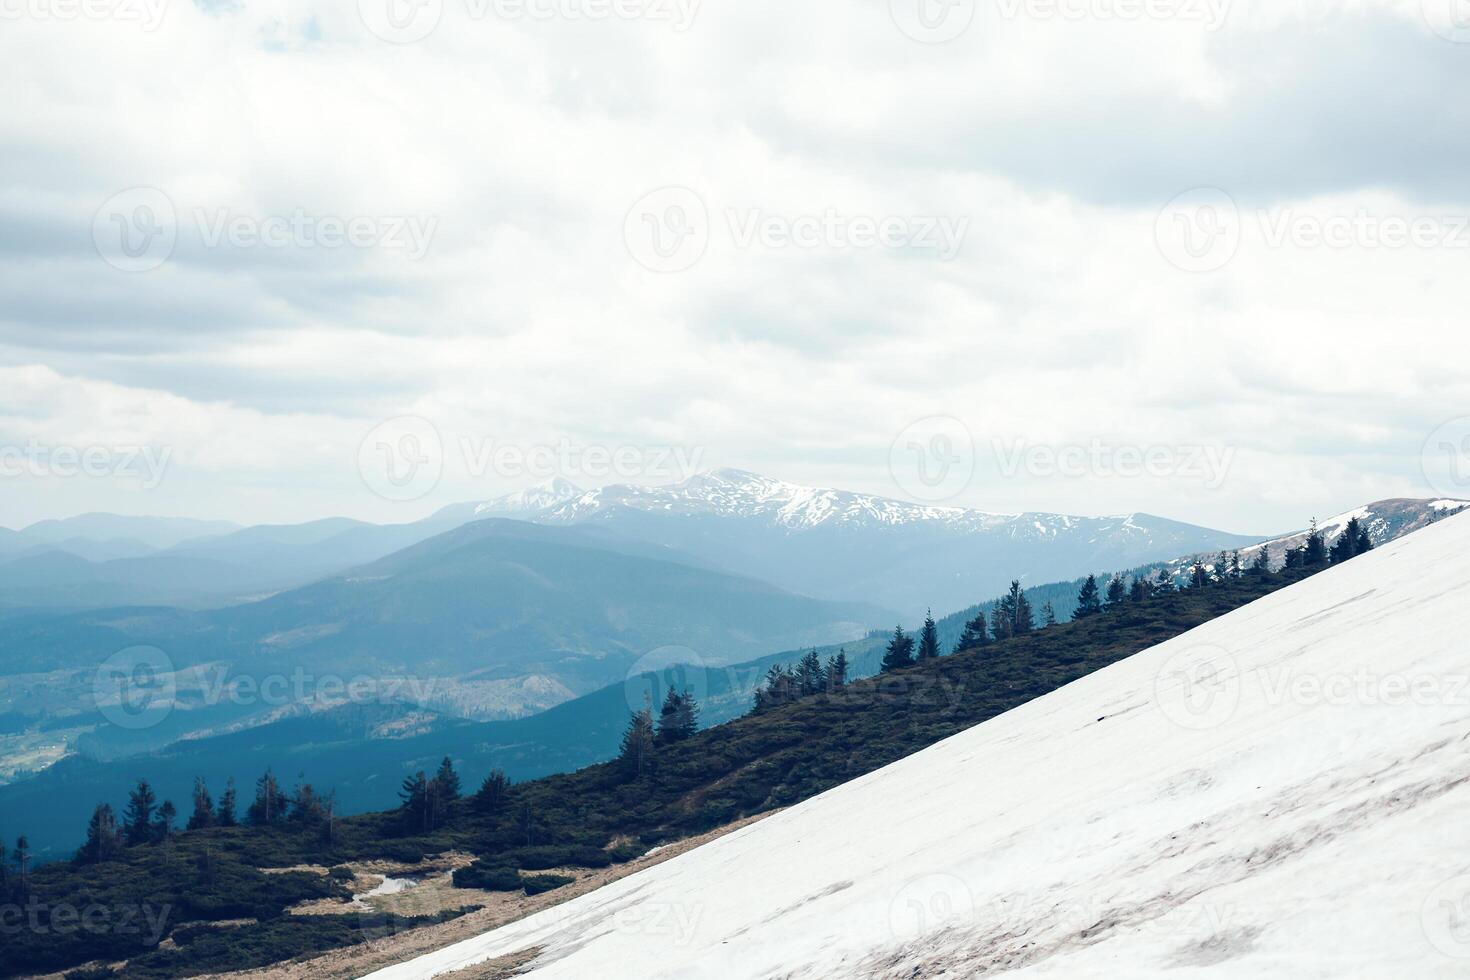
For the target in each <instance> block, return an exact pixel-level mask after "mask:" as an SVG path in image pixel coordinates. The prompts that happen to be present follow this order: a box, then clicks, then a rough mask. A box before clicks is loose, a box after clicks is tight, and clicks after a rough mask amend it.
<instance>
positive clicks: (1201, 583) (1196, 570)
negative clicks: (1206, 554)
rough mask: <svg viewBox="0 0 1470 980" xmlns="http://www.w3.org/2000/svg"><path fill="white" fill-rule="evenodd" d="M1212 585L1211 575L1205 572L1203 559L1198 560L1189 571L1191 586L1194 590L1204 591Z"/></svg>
mask: <svg viewBox="0 0 1470 980" xmlns="http://www.w3.org/2000/svg"><path fill="white" fill-rule="evenodd" d="M1209 584H1210V573H1209V572H1207V571H1205V563H1204V560H1203V559H1200V558H1196V559H1195V560H1194V566H1193V567H1192V568H1190V570H1189V586H1190V588H1192V589H1202V588H1204V587H1205V586H1206V585H1209Z"/></svg>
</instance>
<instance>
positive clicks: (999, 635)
mask: <svg viewBox="0 0 1470 980" xmlns="http://www.w3.org/2000/svg"><path fill="white" fill-rule="evenodd" d="M1035 628H1036V622H1035V620H1034V619H1033V618H1032V615H1031V602H1030V600H1028V599H1027V598H1026V593H1025V592H1024V591H1023V590H1022V589H1021V583H1020V581H1019V580H1017V579H1013V580H1012V581H1011V589H1010V591H1009V592H1007V593H1006V594H1005V595H1004V596H1002V597H1001V600H1000V602H999V603H997V604H996V608H995V623H994V624H993V625H992V632H995V634H996V637H995V638H996V639H998V640H999V639H1004V638H1005V637H1010V636H1024V635H1025V634H1027V633H1029V632H1031V631H1032V630H1033V629H1035Z"/></svg>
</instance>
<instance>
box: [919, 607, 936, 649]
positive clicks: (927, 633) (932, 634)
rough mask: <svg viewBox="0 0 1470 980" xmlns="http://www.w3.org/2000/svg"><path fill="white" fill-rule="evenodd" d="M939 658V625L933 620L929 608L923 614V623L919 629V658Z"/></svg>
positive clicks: (932, 613) (931, 611) (932, 612)
mask: <svg viewBox="0 0 1470 980" xmlns="http://www.w3.org/2000/svg"><path fill="white" fill-rule="evenodd" d="M938 658H939V627H938V625H936V624H935V622H934V611H933V610H932V609H931V610H929V611H928V612H927V613H925V614H924V625H923V627H922V628H921V629H920V630H919V659H920V660H937V659H938Z"/></svg>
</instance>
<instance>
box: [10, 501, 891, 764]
mask: <svg viewBox="0 0 1470 980" xmlns="http://www.w3.org/2000/svg"><path fill="white" fill-rule="evenodd" d="M891 617H892V614H891V613H889V612H888V611H886V610H883V609H879V608H876V607H873V606H867V605H862V604H858V603H838V602H832V601H828V600H822V599H813V598H810V597H807V596H801V595H796V594H793V593H791V592H788V591H785V590H783V589H780V588H777V587H775V586H772V585H769V584H767V583H765V582H761V581H758V580H755V579H751V578H746V577H742V576H737V575H731V574H729V573H726V572H722V571H716V570H711V569H708V568H705V567H701V565H700V563H699V562H698V560H688V561H686V560H684V558H683V556H681V555H679V554H678V553H676V552H674V551H672V550H670V549H667V548H663V547H660V546H658V545H650V544H647V543H644V542H641V541H637V540H630V539H625V538H623V537H621V536H619V535H618V534H616V533H615V532H613V531H609V530H607V529H604V528H599V527H585V528H584V527H566V528H563V527H544V526H540V525H535V524H528V523H525V522H520V521H509V520H484V521H477V522H474V523H471V524H467V525H464V526H462V527H459V528H455V529H454V530H452V531H448V532H445V533H443V534H440V535H437V536H435V537H433V538H430V539H429V540H427V541H423V542H420V543H418V544H416V545H413V546H410V547H408V548H406V549H402V550H400V551H398V552H395V553H394V554H392V555H390V556H388V557H386V558H381V559H378V560H376V561H373V562H369V563H367V564H364V565H360V566H357V567H355V568H353V569H351V570H349V571H347V572H344V573H342V574H339V575H334V576H331V577H328V578H325V579H322V580H320V581H318V582H315V583H312V584H310V585H307V586H302V587H299V588H295V589H291V590H288V591H285V592H281V593H278V594H276V595H273V596H271V597H269V598H267V599H263V600H261V601H258V602H251V603H243V604H239V605H234V606H227V607H224V608H221V609H215V610H207V611H199V610H190V609H180V608H174V607H129V608H120V609H104V610H89V611H84V612H77V613H68V614H65V615H54V614H31V615H24V616H12V617H10V618H9V619H7V620H3V621H0V676H7V677H9V678H11V680H9V681H7V682H6V683H4V684H0V713H4V712H5V711H11V712H21V713H25V712H28V711H30V712H39V713H42V714H44V715H45V716H46V719H47V722H48V724H49V725H50V726H51V727H53V728H56V727H60V726H61V725H62V724H63V723H64V722H65V721H66V719H68V718H70V724H71V726H72V727H76V726H81V725H89V724H95V723H99V722H101V721H102V720H103V719H104V718H105V717H106V714H105V710H104V709H105V706H103V707H98V706H97V695H96V694H95V692H94V681H95V674H96V671H97V668H98V665H99V664H103V663H104V662H105V661H107V660H108V659H109V658H110V657H113V656H114V655H115V654H118V653H119V651H126V650H129V649H131V648H134V647H139V646H145V647H152V648H156V649H157V650H158V651H161V652H162V653H161V655H160V656H162V657H166V658H167V660H166V663H165V665H164V667H166V668H167V669H163V668H159V669H161V670H163V672H164V673H166V674H167V675H168V676H167V677H166V678H165V679H163V680H161V681H160V682H159V684H160V685H162V686H161V688H160V693H159V694H158V695H157V697H158V698H159V699H161V701H162V704H173V705H174V706H175V707H174V709H173V710H171V711H168V712H167V713H166V715H165V716H164V717H161V718H159V719H157V720H156V721H155V722H153V723H150V724H148V725H147V726H135V727H136V729H138V730H130V729H128V726H126V725H124V726H123V730H112V729H106V730H105V732H106V735H105V737H104V736H102V735H99V736H98V737H97V738H96V741H98V742H100V743H103V744H105V745H108V746H110V747H111V749H112V751H119V750H137V749H140V748H152V747H157V746H159V745H162V744H167V743H168V742H172V741H174V740H176V739H178V738H183V737H193V736H197V735H199V734H203V733H210V732H217V731H220V730H222V729H224V728H227V727H229V726H235V725H240V724H244V723H246V722H248V721H249V720H250V719H255V720H257V721H259V720H268V719H269V718H271V717H273V716H275V715H276V714H278V713H280V712H282V711H286V710H289V709H291V708H293V707H295V706H297V705H299V704H300V703H304V702H307V701H313V700H319V699H320V698H322V697H325V696H326V695H323V694H322V693H321V690H320V688H321V685H322V684H324V683H326V682H327V681H328V680H331V681H332V682H333V683H341V682H345V681H352V680H359V679H360V680H362V681H363V682H364V683H366V682H367V681H372V682H374V683H376V684H380V685H384V686H387V687H390V688H392V689H393V690H394V691H395V692H396V693H395V697H396V698H399V699H408V700H412V701H415V702H416V703H420V704H423V705H424V706H426V707H431V708H436V709H439V710H442V711H445V712H446V713H449V714H456V715H461V716H465V717H472V718H507V717H517V716H520V715H524V714H527V713H530V712H534V711H539V710H543V709H545V708H548V707H550V706H552V705H554V704H557V703H560V702H562V701H565V700H567V699H569V698H572V697H575V696H577V695H579V694H583V693H586V692H589V691H592V690H595V689H597V688H599V687H601V686H603V685H605V684H609V683H613V682H620V681H621V680H622V679H623V677H624V676H625V675H626V674H627V673H628V671H629V670H631V669H633V668H635V667H636V666H639V665H640V661H643V660H644V659H645V658H653V659H655V660H662V661H664V662H668V661H672V660H680V661H686V662H702V663H707V664H710V665H723V664H728V663H732V662H735V661H740V660H748V659H751V658H754V657H758V656H761V655H763V654H766V653H769V652H771V651H775V650H783V649H790V648H793V647H797V646H802V645H808V644H821V643H828V642H833V641H840V640H844V639H851V638H856V637H860V636H862V635H864V634H865V633H866V632H867V630H868V629H869V628H870V627H873V626H876V625H880V624H882V623H885V622H887V621H889V620H890V619H891ZM298 675H299V676H301V677H302V680H301V681H300V682H297V681H294V680H291V679H292V678H295V677H297V676H298ZM242 677H245V678H252V679H254V681H256V682H259V681H261V679H262V678H274V679H276V683H277V684H278V685H279V686H280V687H281V689H282V691H281V694H280V695H279V696H277V697H275V698H265V697H254V696H251V697H245V698H238V697H233V696H230V695H229V694H228V692H226V693H224V694H222V693H221V691H220V686H221V684H223V683H224V681H225V680H227V679H239V678H242ZM282 679H284V680H282ZM341 696H342V695H341V692H338V694H337V697H338V698H340V697H341ZM328 703H331V702H330V701H328Z"/></svg>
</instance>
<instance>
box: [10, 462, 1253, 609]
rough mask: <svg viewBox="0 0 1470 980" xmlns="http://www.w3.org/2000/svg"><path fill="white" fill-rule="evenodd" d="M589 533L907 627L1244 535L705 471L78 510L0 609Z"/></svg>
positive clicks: (230, 586)
mask: <svg viewBox="0 0 1470 980" xmlns="http://www.w3.org/2000/svg"><path fill="white" fill-rule="evenodd" d="M488 517H502V518H510V519H514V520H520V521H527V522H534V523H539V524H546V525H572V524H577V525H598V526H601V527H604V528H606V529H608V530H611V531H615V532H617V533H618V534H620V535H622V536H623V537H625V538H630V539H631V538H637V539H641V540H644V541H647V542H650V543H652V544H657V545H664V546H667V547H669V548H672V549H674V550H676V551H678V552H680V553H681V554H682V555H683V556H684V560H685V561H689V562H696V563H703V564H705V565H707V566H709V567H710V568H712V569H722V570H725V571H729V572H732V573H734V574H738V575H744V576H749V577H752V578H757V579H761V580H763V581H768V582H771V583H773V584H775V585H778V586H780V587H781V588H784V589H787V590H789V591H792V592H796V593H799V594H802V595H810V596H815V597H818V598H824V599H832V600H838V601H857V602H866V603H872V604H876V605H879V606H883V607H885V608H890V609H895V610H898V611H899V612H902V613H904V614H907V615H912V614H913V613H915V612H921V611H922V610H924V609H925V608H928V607H932V608H934V609H953V608H959V607H961V606H965V605H969V604H971V603H973V602H975V601H976V600H977V599H979V598H981V597H984V596H988V595H992V594H994V593H995V592H997V591H999V589H1000V588H1002V587H1004V586H1005V585H1006V584H1007V583H1008V582H1009V581H1010V579H1011V578H1020V579H1022V580H1023V581H1026V582H1046V581H1052V580H1055V579H1061V578H1070V577H1072V576H1075V575H1080V574H1085V573H1086V572H1089V571H1102V570H1107V569H1115V568H1126V567H1131V566H1134V565H1139V564H1143V563H1146V562H1150V561H1165V560H1168V559H1171V558H1174V557H1177V556H1179V555H1181V554H1186V553H1192V552H1195V551H1208V550H1211V549H1221V548H1233V547H1240V546H1242V545H1246V544H1251V543H1254V542H1257V541H1259V540H1261V536H1254V537H1252V536H1243V535H1237V534H1229V533H1226V532H1223V531H1216V530H1212V529H1209V528H1203V527H1196V526H1194V525H1190V524H1183V523H1179V522H1177V521H1171V520H1167V519H1165V518H1161V517H1155V516H1152V515H1149V514H1129V515H1124V516H1119V517H1100V518H1099V517H1070V516H1065V515H1060V514H1044V513H1027V514H992V513H987V512H984V511H978V510H970V509H966V508H961V507H935V506H926V505H921V504H912V503H905V502H903V501H898V500H891V499H888V498H884V497H880V496H875V495H873V494H863V493H853V492H849V491H844V490H833V489H822V488H816V487H804V486H799V485H797V484H793V483H786V482H783V481H780V480H775V479H771V478H769V477H764V476H759V475H757V474H754V473H747V472H744V471H741V470H729V469H726V470H715V471H712V472H709V473H703V474H699V475H697V476H694V477H691V478H690V479H688V480H685V481H683V482H682V483H678V484H674V485H672V486H663V487H642V486H631V485H613V486H606V487H602V488H600V489H596V490H583V489H582V488H580V487H577V486H575V485H574V484H572V483H570V482H568V481H566V480H562V479H556V480H552V481H550V482H548V483H546V484H543V485H541V486H538V487H532V488H530V489H527V490H522V491H519V492H517V493H513V494H509V495H506V496H504V497H500V498H497V499H495V500H492V501H488V502H485V503H479V504H473V503H471V504H457V505H452V506H450V507H446V508H444V509H442V510H441V511H439V512H438V513H436V514H434V515H433V516H432V517H430V518H427V519H425V520H422V521H417V522H414V523H410V524H391V525H376V524H369V523H366V522H363V521H357V520H351V519H348V518H341V517H336V518H326V519H323V520H318V521H310V522H307V523H304V524H295V525H260V526H255V527H240V526H238V525H235V524H232V523H229V522H226V521H190V520H182V519H173V518H154V517H121V516H117V515H109V514H87V515H82V516H80V517H75V518H69V519H66V520H60V521H43V522H41V523H40V524H35V525H32V526H31V527H28V528H26V529H24V530H23V531H8V532H4V533H0V611H8V612H10V613H12V614H13V613H15V612H17V611H24V610H37V609H55V610H83V609H102V608H107V607H114V606H123V605H165V606H182V607H190V608H196V609H198V608H207V607H211V606H223V605H227V604H233V603H240V602H247V601H250V600H253V599H258V598H261V597H263V596H266V595H269V594H271V593H274V592H278V591H281V590H283V589H289V588H293V587H296V586H301V585H306V584H308V583H311V582H314V581H316V580H318V579H321V578H325V577H327V576H331V575H336V574H339V573H341V572H343V571H345V570H346V569H349V568H352V567H354V566H356V565H360V564H364V563H367V562H371V561H375V560H377V559H379V558H383V557H386V556H388V555H390V554H392V553H394V552H395V551H398V550H400V549H403V548H407V547H409V546H411V545H414V544H417V543H419V542H421V541H424V540H427V539H428V538H431V537H433V536H434V535H436V534H440V533H443V532H445V531H448V530H452V529H453V528H455V527H459V526H462V525H464V524H466V523H468V522H471V521H476V520H482V519H484V518H488Z"/></svg>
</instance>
